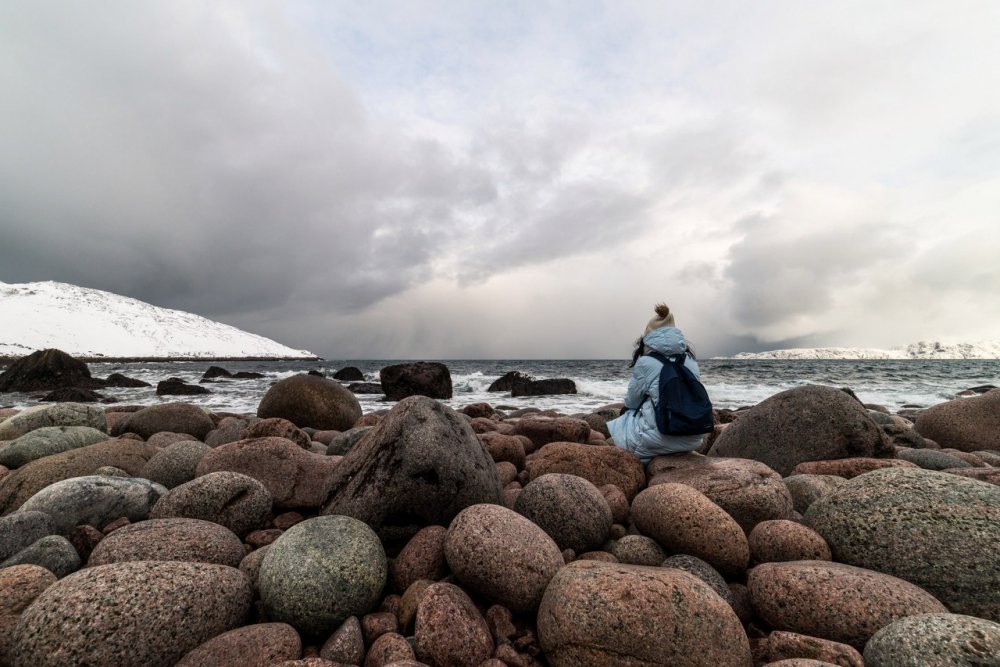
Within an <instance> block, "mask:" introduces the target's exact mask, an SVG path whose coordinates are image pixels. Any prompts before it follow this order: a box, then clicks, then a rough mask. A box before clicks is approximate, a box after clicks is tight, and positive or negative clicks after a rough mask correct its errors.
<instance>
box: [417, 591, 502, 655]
mask: <svg viewBox="0 0 1000 667" xmlns="http://www.w3.org/2000/svg"><path fill="white" fill-rule="evenodd" d="M413 634H414V639H415V641H414V649H415V652H416V656H417V657H418V658H419V659H420V660H423V661H424V662H426V663H427V664H430V665H481V664H482V663H483V662H484V661H485V660H488V659H489V657H490V656H491V655H493V637H492V636H491V635H490V628H489V626H488V625H486V620H485V619H483V617H482V614H480V613H479V610H478V609H476V605H475V603H473V601H472V600H471V599H469V596H468V595H466V593H465V591H463V590H462V589H461V588H459V587H458V586H455V585H453V584H446V583H437V584H431V585H430V586H428V587H427V590H426V591H424V594H423V595H422V596H421V597H420V602H419V603H418V605H417V616H416V622H415V625H414V630H413Z"/></svg>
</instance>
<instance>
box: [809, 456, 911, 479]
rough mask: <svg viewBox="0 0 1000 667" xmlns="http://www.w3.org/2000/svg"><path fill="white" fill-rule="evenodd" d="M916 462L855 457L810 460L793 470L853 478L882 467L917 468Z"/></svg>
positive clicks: (810, 473)
mask: <svg viewBox="0 0 1000 667" xmlns="http://www.w3.org/2000/svg"><path fill="white" fill-rule="evenodd" d="M916 467H918V466H917V465H916V464H915V463H910V462H909V461H903V460H902V459H873V458H864V457H855V458H848V459H838V460H836V461H808V462H806V463H800V464H798V465H797V466H795V469H794V470H792V474H793V475H836V476H837V477H843V478H844V479H852V478H854V477H857V476H858V475H863V474H865V473H866V472H871V471H872V470H879V469H881V468H916Z"/></svg>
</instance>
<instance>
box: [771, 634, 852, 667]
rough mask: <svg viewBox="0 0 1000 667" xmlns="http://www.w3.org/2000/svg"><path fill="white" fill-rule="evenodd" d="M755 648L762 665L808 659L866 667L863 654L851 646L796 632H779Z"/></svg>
mask: <svg viewBox="0 0 1000 667" xmlns="http://www.w3.org/2000/svg"><path fill="white" fill-rule="evenodd" d="M751 646H752V648H753V654H754V660H755V661H757V662H761V663H768V664H770V663H772V662H779V661H782V660H793V659H800V660H802V659H807V660H819V661H822V663H821V664H832V665H838V666H839V667H865V661H864V659H863V658H862V657H861V654H860V653H858V652H857V651H856V650H855V649H854V648H852V647H850V646H848V645H847V644H842V643H840V642H834V641H830V640H829V639H820V638H819V637H810V636H808V635H800V634H797V633H795V632H782V631H780V630H778V631H775V632H772V633H771V634H769V635H768V636H767V637H765V638H764V639H761V640H758V641H757V642H756V643H753V644H751Z"/></svg>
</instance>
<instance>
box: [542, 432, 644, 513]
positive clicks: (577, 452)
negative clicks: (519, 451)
mask: <svg viewBox="0 0 1000 667" xmlns="http://www.w3.org/2000/svg"><path fill="white" fill-rule="evenodd" d="M525 466H526V468H527V470H528V474H529V478H530V479H532V480H534V479H538V478H539V477H541V476H542V475H547V474H549V473H566V474H569V475H576V476H577V477H583V478H584V479H585V480H587V481H588V482H590V483H591V484H593V485H594V486H596V487H598V488H600V487H602V486H604V485H605V484H614V485H615V486H617V487H618V488H619V489H621V491H622V493H624V494H625V497H626V498H628V499H629V501H631V500H632V499H633V498H635V494H637V493H639V491H640V490H641V489H642V488H643V487H644V486H645V485H646V473H645V472H644V471H643V469H642V464H641V463H640V462H639V459H637V458H636V457H635V455H634V454H632V453H631V452H626V451H625V450H624V449H618V448H617V447H607V446H597V445H584V444H579V443H575V442H551V443H549V444H547V445H545V446H544V447H542V448H541V449H540V450H538V451H537V452H535V454H533V455H532V456H531V457H530V458H529V459H528V460H527V462H526V464H525Z"/></svg>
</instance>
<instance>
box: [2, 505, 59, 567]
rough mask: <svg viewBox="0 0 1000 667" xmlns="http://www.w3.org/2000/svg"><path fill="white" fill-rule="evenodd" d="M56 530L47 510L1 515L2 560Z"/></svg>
mask: <svg viewBox="0 0 1000 667" xmlns="http://www.w3.org/2000/svg"><path fill="white" fill-rule="evenodd" d="M55 532H56V525H55V523H53V521H52V517H50V516H49V515H48V514H46V513H45V512H32V511H21V512H15V513H14V514H10V515H7V516H3V517H0V561H3V560H7V559H8V558H10V557H11V556H13V555H14V554H16V553H17V552H18V551H20V550H21V549H23V548H25V547H27V546H30V545H31V544H33V543H34V542H36V541H38V540H40V539H42V538H43V537H45V536H46V535H52V534H54V533H55Z"/></svg>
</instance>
